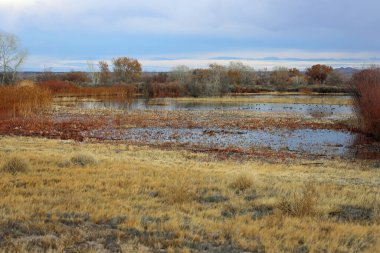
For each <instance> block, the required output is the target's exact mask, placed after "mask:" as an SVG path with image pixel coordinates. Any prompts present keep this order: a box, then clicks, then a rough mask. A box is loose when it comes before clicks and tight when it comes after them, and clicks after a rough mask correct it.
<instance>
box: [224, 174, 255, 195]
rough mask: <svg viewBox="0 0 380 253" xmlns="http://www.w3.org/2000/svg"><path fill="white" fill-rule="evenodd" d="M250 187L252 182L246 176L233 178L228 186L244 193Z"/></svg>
mask: <svg viewBox="0 0 380 253" xmlns="http://www.w3.org/2000/svg"><path fill="white" fill-rule="evenodd" d="M252 185H253V181H252V179H251V178H249V177H248V176H247V175H240V176H238V177H237V178H235V179H234V180H233V181H232V182H231V183H230V185H229V186H230V188H232V189H234V190H236V191H238V192H244V191H245V190H248V189H249V188H251V187H252Z"/></svg>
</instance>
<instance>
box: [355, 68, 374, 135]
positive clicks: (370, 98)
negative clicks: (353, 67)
mask: <svg viewBox="0 0 380 253" xmlns="http://www.w3.org/2000/svg"><path fill="white" fill-rule="evenodd" d="M352 84H353V86H354V88H355V89H356V91H357V92H356V95H355V99H354V105H355V111H356V114H357V116H358V119H359V121H360V123H361V127H362V130H363V131H364V132H365V133H367V134H369V135H372V136H373V137H375V138H376V139H380V68H378V67H372V68H370V69H365V70H362V71H360V72H358V73H356V74H354V76H353V78H352Z"/></svg>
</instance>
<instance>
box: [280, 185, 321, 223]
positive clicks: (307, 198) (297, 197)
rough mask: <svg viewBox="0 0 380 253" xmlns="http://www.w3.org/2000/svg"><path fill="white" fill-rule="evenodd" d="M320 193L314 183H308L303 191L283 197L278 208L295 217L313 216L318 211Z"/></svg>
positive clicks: (284, 213)
mask: <svg viewBox="0 0 380 253" xmlns="http://www.w3.org/2000/svg"><path fill="white" fill-rule="evenodd" d="M317 201H318V194H317V191H316V188H315V186H314V185H313V184H306V185H305V186H304V187H303V189H302V190H301V191H297V192H293V193H291V194H289V195H288V196H286V197H282V198H281V199H280V201H279V202H278V204H277V208H278V209H279V210H280V211H281V213H282V214H283V215H287V216H293V217H305V216H313V215H315V214H316V213H317V211H316V204H317Z"/></svg>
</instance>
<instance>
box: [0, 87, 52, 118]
mask: <svg viewBox="0 0 380 253" xmlns="http://www.w3.org/2000/svg"><path fill="white" fill-rule="evenodd" d="M51 103H52V97H51V93H50V91H49V90H47V89H45V88H43V87H39V86H36V85H33V84H28V85H16V86H5V87H0V117H1V118H8V117H26V116H30V115H33V114H35V113H38V112H40V111H41V110H44V109H46V108H48V107H49V106H50V105H51Z"/></svg>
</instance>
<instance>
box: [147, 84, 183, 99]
mask: <svg viewBox="0 0 380 253" xmlns="http://www.w3.org/2000/svg"><path fill="white" fill-rule="evenodd" d="M151 89H152V94H153V97H179V96H180V94H181V88H180V86H179V84H178V82H169V83H153V84H152V87H151Z"/></svg>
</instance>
